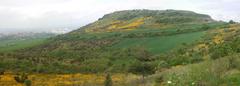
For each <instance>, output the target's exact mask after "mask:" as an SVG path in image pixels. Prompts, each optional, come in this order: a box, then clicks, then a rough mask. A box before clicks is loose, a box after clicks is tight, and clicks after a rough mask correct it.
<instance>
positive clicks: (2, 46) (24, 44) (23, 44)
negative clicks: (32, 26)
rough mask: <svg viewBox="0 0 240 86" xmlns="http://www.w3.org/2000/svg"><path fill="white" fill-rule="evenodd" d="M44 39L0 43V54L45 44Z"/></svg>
mask: <svg viewBox="0 0 240 86" xmlns="http://www.w3.org/2000/svg"><path fill="white" fill-rule="evenodd" d="M45 41H46V39H45V38H38V39H27V40H5V41H1V43H0V52H11V51H15V50H20V49H24V48H29V47H33V46H37V45H40V44H42V43H45Z"/></svg>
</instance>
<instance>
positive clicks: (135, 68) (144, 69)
mask: <svg viewBox="0 0 240 86" xmlns="http://www.w3.org/2000/svg"><path fill="white" fill-rule="evenodd" d="M155 71H156V70H155V67H154V65H151V64H149V63H146V62H143V63H142V62H136V63H135V64H133V65H132V66H131V67H130V68H129V72H131V73H133V74H136V75H142V83H143V85H144V84H145V77H146V76H148V75H151V74H154V73H155Z"/></svg>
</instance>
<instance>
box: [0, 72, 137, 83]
mask: <svg viewBox="0 0 240 86" xmlns="http://www.w3.org/2000/svg"><path fill="white" fill-rule="evenodd" d="M14 76H15V75H12V74H4V75H1V76H0V77H1V78H0V86H24V84H21V83H18V82H16V81H15V79H14ZM28 78H29V80H31V84H32V86H75V85H77V86H96V85H97V86H99V85H100V86H102V85H104V81H105V75H104V74H31V75H29V76H28ZM136 78H138V77H137V76H134V75H131V74H129V75H126V74H113V75H112V81H113V83H114V84H115V85H123V84H124V83H126V81H127V80H129V79H136Z"/></svg>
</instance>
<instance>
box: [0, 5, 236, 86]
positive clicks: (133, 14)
mask: <svg viewBox="0 0 240 86" xmlns="http://www.w3.org/2000/svg"><path fill="white" fill-rule="evenodd" d="M239 27H240V26H239V25H238V24H231V23H226V22H219V21H214V20H213V19H211V17H210V16H208V15H204V14H198V13H195V12H190V11H179V10H163V11H158V10H127V11H118V12H114V13H111V14H107V15H105V16H104V17H103V18H100V19H99V20H98V21H96V22H94V23H91V24H89V25H86V26H84V27H81V28H80V29H78V30H75V31H72V32H70V33H67V34H64V35H59V36H56V37H53V38H50V39H48V40H46V41H47V42H46V43H42V44H40V45H39V46H34V47H31V48H27V49H20V50H18V51H17V52H10V53H0V59H2V60H1V61H0V68H1V69H0V70H1V71H13V72H14V73H17V72H26V73H33V74H34V73H44V74H62V73H63V74H66V73H84V74H86V73H90V74H104V73H112V74H115V73H121V74H129V73H133V74H138V75H139V76H140V75H142V76H143V77H146V78H148V79H147V80H146V85H147V86H148V85H149V86H153V85H156V86H158V85H167V86H168V85H169V86H172V85H173V86H174V85H176V84H177V85H179V86H186V85H197V86H198V85H203V86H218V85H221V84H225V82H226V83H228V80H230V81H231V84H233V85H235V84H237V83H235V82H234V80H238V78H237V77H233V76H228V78H229V79H226V78H224V76H222V75H223V74H225V73H228V72H231V71H232V70H236V71H237V73H236V74H238V73H239V69H238V67H237V65H238V64H237V61H238V58H237V56H235V57H234V58H231V57H232V56H234V55H238V53H239V49H238V43H239V36H238V35H239ZM229 57H230V58H229ZM235 60H236V62H232V61H235ZM218 61H219V62H218ZM224 61H226V63H224V64H223V65H222V66H223V68H222V69H221V70H220V69H213V68H219V67H215V66H221V64H220V63H222V62H224ZM209 64H210V66H208V65H209ZM212 64H218V65H212ZM226 65H227V67H225V66H226ZM204 68H209V70H211V71H206V70H205V69H204ZM143 69H144V70H143ZM169 71H170V72H169ZM202 73H203V74H202ZM214 73H217V74H214ZM187 74H192V75H189V76H188V75H187ZM212 74H213V75H212ZM149 75H150V76H149ZM210 75H211V76H210ZM148 76H149V77H148ZM198 77H202V78H201V79H198ZM210 77H211V78H210ZM221 77H223V78H221ZM179 78H184V79H179ZM185 78H186V79H185ZM209 79H211V80H209ZM103 82H104V81H102V82H101V83H103ZM135 82H136V81H134V80H131V81H129V82H126V83H124V85H126V86H135V85H139V83H135ZM143 83H145V81H144V80H143ZM143 83H140V84H143ZM68 84H69V83H68ZM63 85H64V83H63ZM65 85H66V83H65ZM72 85H74V83H72Z"/></svg>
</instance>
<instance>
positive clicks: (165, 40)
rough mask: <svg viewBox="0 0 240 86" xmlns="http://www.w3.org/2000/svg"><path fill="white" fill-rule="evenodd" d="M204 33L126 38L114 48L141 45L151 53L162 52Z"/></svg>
mask: <svg viewBox="0 0 240 86" xmlns="http://www.w3.org/2000/svg"><path fill="white" fill-rule="evenodd" d="M203 35H204V32H195V33H186V34H178V35H173V36H161V37H151V38H126V39H123V40H122V41H120V43H118V44H116V45H114V46H113V47H114V48H130V47H137V46H143V47H146V48H147V49H149V50H150V51H151V52H153V53H163V52H167V51H169V50H172V49H175V48H179V47H181V45H182V44H183V43H185V44H191V43H193V42H196V41H197V40H199V39H200V38H201V37H202V36H203Z"/></svg>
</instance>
